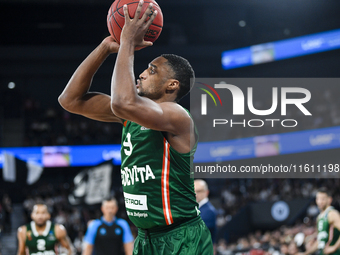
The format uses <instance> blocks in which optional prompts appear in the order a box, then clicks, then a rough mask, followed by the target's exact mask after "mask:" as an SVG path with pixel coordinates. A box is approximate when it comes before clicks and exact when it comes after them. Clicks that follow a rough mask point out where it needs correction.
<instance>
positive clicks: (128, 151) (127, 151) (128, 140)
mask: <svg viewBox="0 0 340 255" xmlns="http://www.w3.org/2000/svg"><path fill="white" fill-rule="evenodd" d="M123 146H124V147H128V148H127V149H124V153H125V155H126V156H130V155H131V153H132V143H131V134H130V133H127V135H126V139H125V141H124V142H123Z"/></svg>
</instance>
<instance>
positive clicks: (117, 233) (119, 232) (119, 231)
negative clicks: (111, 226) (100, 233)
mask: <svg viewBox="0 0 340 255" xmlns="http://www.w3.org/2000/svg"><path fill="white" fill-rule="evenodd" d="M115 233H116V235H118V236H119V235H120V234H121V233H122V231H121V230H120V228H116V229H115Z"/></svg>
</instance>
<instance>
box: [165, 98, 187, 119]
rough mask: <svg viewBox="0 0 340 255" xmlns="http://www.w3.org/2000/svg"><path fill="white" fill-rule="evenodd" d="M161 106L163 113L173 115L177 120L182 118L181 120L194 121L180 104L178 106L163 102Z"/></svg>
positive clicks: (173, 103)
mask: <svg viewBox="0 0 340 255" xmlns="http://www.w3.org/2000/svg"><path fill="white" fill-rule="evenodd" d="M160 105H161V107H162V109H163V111H166V112H167V113H169V114H171V116H174V117H176V118H178V117H180V118H181V119H188V120H191V119H192V118H191V116H190V113H189V111H188V110H187V109H185V108H184V107H183V106H181V105H180V104H177V103H175V102H162V103H160Z"/></svg>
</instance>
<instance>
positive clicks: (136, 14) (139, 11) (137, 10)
mask: <svg viewBox="0 0 340 255" xmlns="http://www.w3.org/2000/svg"><path fill="white" fill-rule="evenodd" d="M143 3H144V1H143V0H139V3H138V6H137V9H136V12H135V17H134V19H135V20H138V19H139V16H140V13H141V11H142V7H143Z"/></svg>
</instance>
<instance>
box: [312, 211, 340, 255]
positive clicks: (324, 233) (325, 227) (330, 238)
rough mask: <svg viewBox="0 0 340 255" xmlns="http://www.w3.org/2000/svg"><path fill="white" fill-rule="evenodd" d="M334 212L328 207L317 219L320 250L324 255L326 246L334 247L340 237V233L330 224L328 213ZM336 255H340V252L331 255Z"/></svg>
mask: <svg viewBox="0 0 340 255" xmlns="http://www.w3.org/2000/svg"><path fill="white" fill-rule="evenodd" d="M331 210H334V208H333V207H332V206H330V207H328V208H327V209H326V210H325V211H324V212H323V213H322V214H320V215H319V216H318V218H317V228H318V249H319V250H320V251H321V253H320V254H321V255H322V254H323V252H322V251H323V249H324V248H325V246H326V245H330V246H332V245H334V244H335V243H336V241H337V240H338V238H339V237H340V231H339V230H338V229H337V228H334V227H333V226H331V225H330V224H329V221H328V213H329V212H330V211H331ZM331 254H335V255H340V250H339V249H338V250H337V251H336V252H334V253H331Z"/></svg>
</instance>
